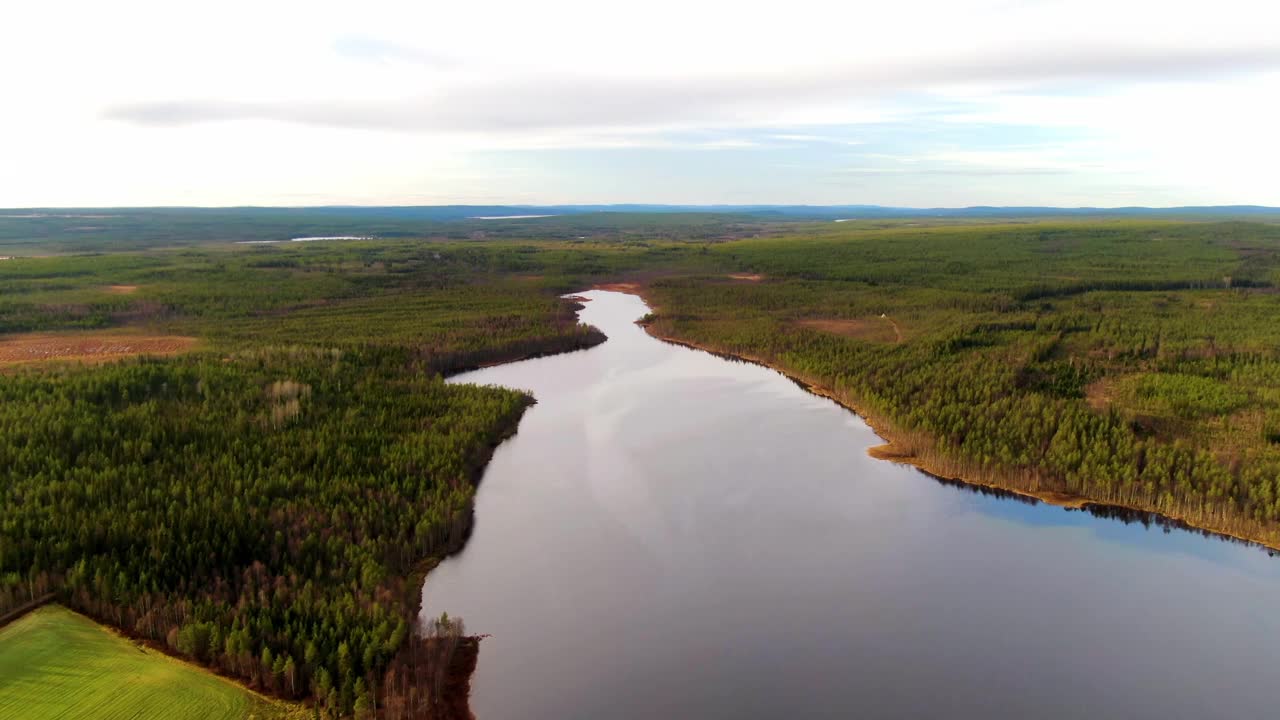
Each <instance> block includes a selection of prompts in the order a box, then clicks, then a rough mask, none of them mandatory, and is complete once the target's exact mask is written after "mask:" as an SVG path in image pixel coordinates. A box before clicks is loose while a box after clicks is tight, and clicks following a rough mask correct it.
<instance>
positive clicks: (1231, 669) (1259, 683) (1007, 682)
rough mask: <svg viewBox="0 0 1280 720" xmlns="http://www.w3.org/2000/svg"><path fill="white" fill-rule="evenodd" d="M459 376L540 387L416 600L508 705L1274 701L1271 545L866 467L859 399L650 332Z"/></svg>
mask: <svg viewBox="0 0 1280 720" xmlns="http://www.w3.org/2000/svg"><path fill="white" fill-rule="evenodd" d="M583 296H584V297H586V298H588V299H589V301H588V302H587V303H586V307H585V309H584V310H583V311H582V312H581V313H580V320H581V321H582V322H585V323H589V324H591V325H594V326H596V327H598V328H599V329H600V330H602V331H603V332H604V333H605V334H606V335H608V337H609V340H608V341H607V342H605V343H604V344H602V345H599V346H597V347H594V348H591V349H589V350H584V351H578V352H573V353H567V354H563V355H556V356H551V357H544V358H536V359H532V360H526V361H522V362H516V363H511V364H508V365H501V366H496V367H490V368H484V369H481V370H477V371H474V372H470V373H465V374H461V375H457V376H455V377H453V378H451V379H450V382H465V383H479V384H498V385H504V386H508V387H515V388H521V389H525V390H529V391H531V392H532V393H533V394H534V396H535V397H536V398H537V401H538V402H537V404H536V405H535V406H534V407H532V408H531V409H530V410H529V411H528V412H527V413H526V414H525V416H524V418H523V419H522V420H521V423H520V427H519V430H518V432H517V434H516V435H515V436H513V437H512V438H511V439H509V440H507V441H506V442H504V443H503V444H502V445H501V446H500V447H498V449H497V450H496V452H495V453H494V456H493V459H492V461H491V462H490V464H489V466H488V467H487V469H486V470H485V473H484V477H483V479H482V481H481V483H480V486H479V488H478V491H477V496H476V508H475V513H476V517H475V528H474V531H473V533H472V535H471V537H470V539H469V540H468V542H467V545H466V547H465V548H464V549H463V550H462V551H461V552H460V553H458V554H456V555H454V556H452V557H450V558H448V559H446V560H445V561H444V562H442V563H441V564H440V565H439V567H437V568H436V569H434V570H432V571H431V573H430V574H429V575H428V577H427V580H426V582H425V584H424V586H423V614H424V615H425V616H433V615H436V616H438V615H439V614H440V613H441V612H445V611H447V612H448V613H449V614H450V615H453V616H461V617H463V618H465V620H466V624H467V629H468V631H469V632H473V633H481V634H487V635H489V637H487V638H486V639H485V640H484V641H483V643H482V644H481V651H480V657H479V665H478V667H477V671H476V675H475V677H474V679H473V682H472V695H471V708H472V710H473V711H474V712H475V713H476V716H477V717H478V718H480V719H481V720H502V719H506V718H557V719H567V718H666V717H681V718H684V717H687V718H778V717H797V718H800V717H805V718H828V717H830V718H844V717H864V718H901V717H948V718H992V717H1037V718H1098V717H1126V718H1202V717H1233V718H1266V717H1272V716H1273V714H1274V708H1275V702H1276V698H1277V696H1278V695H1277V694H1278V693H1280V690H1277V683H1276V680H1277V678H1280V614H1278V613H1277V612H1276V611H1275V607H1276V603H1277V601H1280V559H1277V558H1273V557H1271V556H1270V555H1269V554H1268V553H1267V552H1265V551H1263V550H1261V549H1259V548H1257V547H1254V546H1249V545H1244V544H1239V543H1231V542H1224V541H1222V540H1219V539H1215V538H1206V537H1204V536H1202V535H1201V534H1199V533H1193V532H1186V531H1183V530H1178V529H1170V528H1161V527H1159V526H1148V525H1147V524H1144V523H1141V522H1126V521H1125V520H1126V519H1128V518H1129V517H1130V516H1126V515H1120V516H1119V518H1110V517H1100V516H1097V515H1094V514H1091V513H1088V512H1083V511H1076V510H1065V509H1063V508H1059V507H1054V506H1050V505H1045V504H1042V503H1035V502H1028V501H1027V500H1026V499H1025V498H1016V497H1015V498H1009V497H1004V496H1002V495H1001V494H998V493H983V492H974V491H973V490H972V489H970V488H969V487H968V486H963V485H957V484H955V483H951V482H939V481H937V480H935V479H934V478H931V477H930V476H928V475H925V474H924V473H921V472H919V471H918V470H915V469H913V468H910V467H905V466H901V465H895V464H892V463H889V462H885V461H881V460H876V459H873V458H871V457H869V456H867V454H866V449H867V448H868V447H870V446H873V445H878V444H880V443H881V440H880V439H879V438H877V437H876V435H875V434H874V433H873V432H872V431H871V430H870V428H868V427H867V426H866V424H865V423H863V422H862V421H861V420H860V419H859V418H858V417H857V416H856V415H854V414H852V413H850V412H848V411H847V410H845V409H844V408H841V407H840V406H838V405H836V404H835V403H834V402H832V401H830V400H827V399H825V398H821V397H818V396H815V395H812V394H810V393H808V392H805V391H804V390H803V389H802V388H800V387H799V386H797V385H796V384H795V383H793V382H792V381H790V380H788V379H787V378H785V377H784V376H782V375H780V374H779V373H776V372H774V371H772V370H770V369H768V368H764V367H760V366H757V365H752V364H748V363H743V362H735V361H731V360H726V359H723V358H720V357H717V356H714V355H711V354H708V353H704V352H701V351H697V350H692V349H689V348H685V347H680V346H675V345H671V344H668V343H664V342H661V341H659V340H656V339H654V338H651V337H649V336H648V335H647V334H645V332H644V331H643V329H641V328H640V327H638V326H637V325H635V324H634V322H635V320H637V319H638V318H640V317H642V316H643V315H644V314H645V313H646V312H647V311H648V308H647V307H645V305H644V303H643V302H642V301H641V300H640V299H639V298H637V297H635V296H633V295H625V294H620V293H613V292H604V291H592V292H588V293H584V294H583Z"/></svg>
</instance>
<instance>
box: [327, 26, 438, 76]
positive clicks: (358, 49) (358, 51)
mask: <svg viewBox="0 0 1280 720" xmlns="http://www.w3.org/2000/svg"><path fill="white" fill-rule="evenodd" d="M333 51H334V52H336V53H337V54H338V55H339V56H341V57H344V58H350V59H353V60H362V61H366V62H375V63H408V64H411V65H420V66H423V67H427V68H433V69H437V70H448V69H451V68H454V67H456V66H457V65H458V63H457V61H456V60H454V59H453V58H450V57H448V56H445V55H441V54H437V53H432V52H428V51H426V50H422V49H420V48H415V47H411V46H408V45H402V44H400V43H396V42H391V41H389V40H383V39H381V38H376V37H372V36H368V35H343V36H341V37H339V38H337V39H336V40H334V41H333Z"/></svg>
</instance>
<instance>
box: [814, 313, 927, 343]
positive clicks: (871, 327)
mask: <svg viewBox="0 0 1280 720" xmlns="http://www.w3.org/2000/svg"><path fill="white" fill-rule="evenodd" d="M796 324H797V325H799V326H800V327H806V328H809V329H811V330H821V331H822V332H829V333H834V334H836V335H843V336H845V337H851V338H857V339H859V340H866V341H868V342H879V343H900V342H902V330H901V328H899V327H898V323H896V322H894V321H893V320H892V319H891V318H888V317H885V316H883V315H882V316H880V317H877V318H854V319H838V318H806V319H803V320H797V321H796Z"/></svg>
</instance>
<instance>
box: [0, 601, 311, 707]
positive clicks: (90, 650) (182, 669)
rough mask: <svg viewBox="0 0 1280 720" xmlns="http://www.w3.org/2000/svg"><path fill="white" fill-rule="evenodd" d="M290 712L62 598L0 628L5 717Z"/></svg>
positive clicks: (0, 694) (1, 701) (0, 703)
mask: <svg viewBox="0 0 1280 720" xmlns="http://www.w3.org/2000/svg"><path fill="white" fill-rule="evenodd" d="M291 712H293V709H292V708H290V707H288V706H286V705H284V704H283V703H276V702H273V701H269V700H266V699H264V698H260V697H258V696H256V695H254V694H252V693H250V692H249V691H247V690H245V689H243V688H241V687H239V686H237V685H234V684H233V683H231V682H230V681H228V680H225V679H223V678H220V677H218V676H217V675H214V674H212V673H210V672H207V671H205V670H202V669H200V668H198V667H195V666H193V665H188V664H186V663H184V662H181V661H179V660H175V659H174V658H171V657H169V656H167V655H165V654H163V653H160V652H158V651H155V650H150V649H148V648H145V647H141V646H138V645H135V644H133V643H132V642H130V641H128V640H126V639H124V638H122V637H120V636H119V635H116V634H114V633H112V632H111V631H110V630H107V629H106V628H104V627H101V626H99V625H97V624H96V623H94V622H93V621H92V620H90V619H89V618H87V617H84V616H83V615H78V614H76V613H74V612H71V611H70V610H67V609H66V608H64V607H61V606H58V605H46V606H45V607H43V608H40V609H39V610H36V611H34V612H32V613H30V614H29V615H27V616H25V617H23V618H21V619H19V620H17V621H16V622H14V623H13V624H12V625H9V626H7V627H5V628H2V629H0V717H7V718H19V717H20V718H25V719H27V720H43V719H44V718H62V719H65V720H74V719H75V718H94V719H95V720H96V719H102V720H110V719H112V718H196V717H199V718H211V719H214V720H220V719H222V718H226V719H227V720H231V719H232V718H234V719H235V720H244V719H245V718H259V719H262V720H265V719H267V718H283V717H287V716H288V715H289V714H290V713H291Z"/></svg>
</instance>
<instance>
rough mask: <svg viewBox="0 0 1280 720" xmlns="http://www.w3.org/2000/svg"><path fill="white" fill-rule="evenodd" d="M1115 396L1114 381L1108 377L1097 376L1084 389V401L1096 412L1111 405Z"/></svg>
mask: <svg viewBox="0 0 1280 720" xmlns="http://www.w3.org/2000/svg"><path fill="white" fill-rule="evenodd" d="M1115 396H1116V388H1115V382H1114V381H1112V380H1111V379H1109V378H1099V379H1097V380H1095V381H1093V382H1091V383H1089V386H1088V387H1086V388H1085V389H1084V401H1085V402H1086V403H1088V404H1089V407H1091V408H1093V409H1094V410H1095V411H1098V412H1101V411H1103V410H1106V409H1107V408H1109V407H1111V402H1112V401H1113V400H1115Z"/></svg>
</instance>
